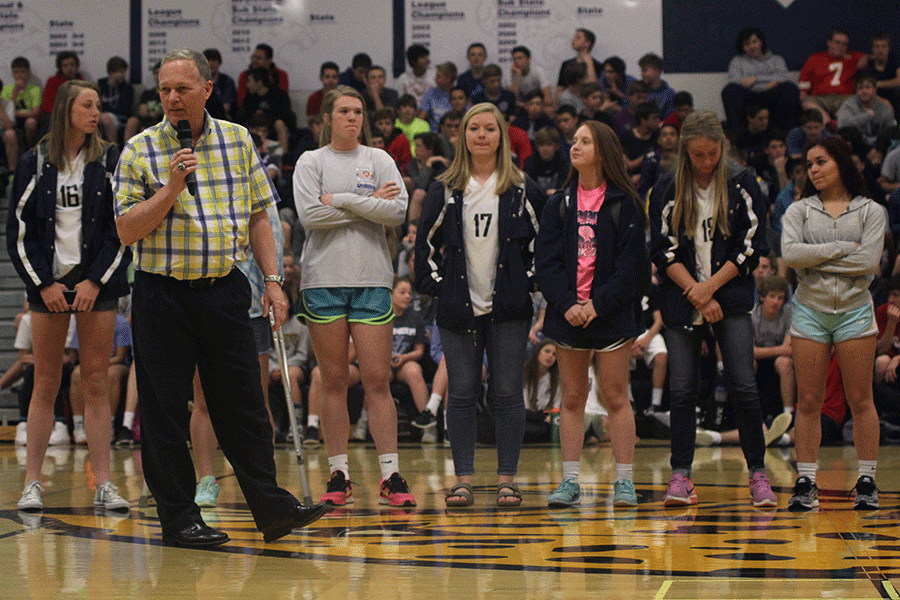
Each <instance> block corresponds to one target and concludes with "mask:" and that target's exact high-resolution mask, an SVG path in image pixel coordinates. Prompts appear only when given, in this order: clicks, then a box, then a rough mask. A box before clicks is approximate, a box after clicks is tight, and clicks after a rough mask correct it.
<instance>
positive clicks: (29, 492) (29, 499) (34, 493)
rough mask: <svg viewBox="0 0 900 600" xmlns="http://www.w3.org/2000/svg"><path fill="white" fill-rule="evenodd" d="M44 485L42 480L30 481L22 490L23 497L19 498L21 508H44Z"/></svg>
mask: <svg viewBox="0 0 900 600" xmlns="http://www.w3.org/2000/svg"><path fill="white" fill-rule="evenodd" d="M43 491H44V486H42V485H41V482H40V481H37V480H34V481H29V482H28V483H26V484H25V489H24V490H22V498H20V499H19V510H43V508H44V503H43V502H41V492H43Z"/></svg>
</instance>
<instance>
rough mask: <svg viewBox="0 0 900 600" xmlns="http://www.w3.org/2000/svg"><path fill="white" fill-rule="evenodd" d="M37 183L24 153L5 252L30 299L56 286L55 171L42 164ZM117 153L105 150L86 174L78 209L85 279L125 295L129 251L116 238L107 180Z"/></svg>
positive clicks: (32, 157)
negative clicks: (41, 291) (42, 290)
mask: <svg viewBox="0 0 900 600" xmlns="http://www.w3.org/2000/svg"><path fill="white" fill-rule="evenodd" d="M43 155H44V159H43V161H42V162H43V164H42V165H41V171H40V177H36V176H35V174H36V168H37V160H38V158H37V153H36V152H35V150H34V149H32V150H30V151H28V152H27V153H26V154H25V155H24V156H22V158H21V159H20V160H19V164H18V166H17V167H16V173H15V177H14V178H13V190H12V199H11V201H10V205H9V215H8V218H7V221H6V246H7V250H8V251H9V257H10V259H11V260H12V263H13V266H15V268H16V271H17V272H18V274H19V277H21V278H22V281H24V282H25V287H26V291H27V293H28V296H29V297H31V298H36V297H38V296H39V293H40V289H41V288H44V287H46V286H48V285H50V284H52V283H53V282H54V279H53V256H54V249H55V246H56V198H57V189H56V188H57V183H56V181H57V169H56V167H55V166H53V164H51V163H50V161H49V160H47V159H46V152H44V153H43ZM118 159H119V151H118V150H117V149H116V147H115V146H109V147H108V148H107V149H106V151H105V152H104V154H103V155H102V156H101V157H100V158H99V159H97V160H95V161H93V162H90V163H88V164H87V165H85V168H84V185H83V187H82V207H81V238H82V242H81V243H82V246H81V269H82V276H83V277H84V279H89V280H91V281H93V282H94V283H96V284H97V285H99V286H101V288H103V290H104V291H105V292H107V293H112V294H114V295H116V296H124V295H125V294H127V293H128V279H127V268H128V264H129V263H130V262H131V248H129V247H127V246H123V245H122V243H121V242H120V241H119V235H118V233H117V232H116V223H115V216H114V214H113V200H114V196H113V191H112V184H111V179H110V178H111V176H112V173H113V172H114V171H115V168H116V162H117V161H118Z"/></svg>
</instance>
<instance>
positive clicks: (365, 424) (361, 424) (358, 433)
mask: <svg viewBox="0 0 900 600" xmlns="http://www.w3.org/2000/svg"><path fill="white" fill-rule="evenodd" d="M368 435H369V421H368V420H363V419H360V420H358V421H357V422H356V427H354V428H353V433H352V434H350V439H351V440H356V441H358V442H364V441H366V438H367V437H368Z"/></svg>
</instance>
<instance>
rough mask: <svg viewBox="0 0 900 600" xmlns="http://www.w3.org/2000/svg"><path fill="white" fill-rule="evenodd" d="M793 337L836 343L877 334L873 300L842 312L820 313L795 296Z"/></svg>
mask: <svg viewBox="0 0 900 600" xmlns="http://www.w3.org/2000/svg"><path fill="white" fill-rule="evenodd" d="M793 304H794V314H793V320H792V321H791V336H792V337H799V338H804V339H807V340H812V341H814V342H819V343H822V344H837V343H839V342H846V341H847V340H854V339H857V338H863V337H867V336H870V335H877V334H878V324H877V323H876V322H875V309H874V308H873V306H872V303H871V302H869V303H867V304H863V305H862V306H860V307H859V308H854V309H853V310H850V311H847V312H845V313H840V314H832V313H824V312H819V311H818V310H814V309H812V308H809V307H808V306H804V305H802V304H800V303H799V302H797V300H796V298H795V299H794V302H793Z"/></svg>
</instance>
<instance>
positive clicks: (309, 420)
mask: <svg viewBox="0 0 900 600" xmlns="http://www.w3.org/2000/svg"><path fill="white" fill-rule="evenodd" d="M306 426H307V427H315V428H316V429H318V428H319V415H309V416H307V417H306Z"/></svg>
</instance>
